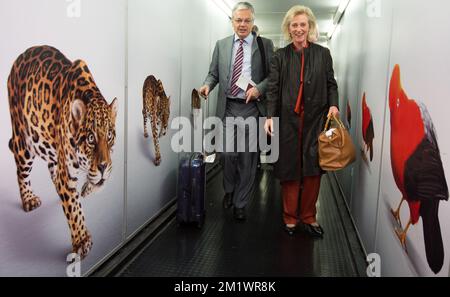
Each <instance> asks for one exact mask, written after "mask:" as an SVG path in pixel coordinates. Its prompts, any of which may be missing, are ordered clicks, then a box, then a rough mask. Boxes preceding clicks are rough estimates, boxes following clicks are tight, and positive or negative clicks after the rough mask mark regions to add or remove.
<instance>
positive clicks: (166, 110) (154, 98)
mask: <svg viewBox="0 0 450 297" xmlns="http://www.w3.org/2000/svg"><path fill="white" fill-rule="evenodd" d="M143 99H144V100H143V108H142V115H143V117H144V137H145V138H147V137H148V136H149V135H148V129H147V123H148V119H150V120H151V125H152V136H153V144H154V146H155V160H154V164H155V165H156V166H159V165H160V164H161V151H160V147H159V139H160V138H161V137H163V136H164V135H166V132H167V126H168V124H169V117H170V97H167V95H166V92H165V91H164V87H163V84H162V82H161V81H160V80H157V79H156V78H155V77H154V76H153V75H150V76H148V77H147V78H146V80H145V82H144V87H143Z"/></svg>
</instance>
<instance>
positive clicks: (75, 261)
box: [66, 253, 81, 277]
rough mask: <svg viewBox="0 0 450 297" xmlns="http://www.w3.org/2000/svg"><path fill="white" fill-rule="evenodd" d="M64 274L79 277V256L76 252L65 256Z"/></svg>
mask: <svg viewBox="0 0 450 297" xmlns="http://www.w3.org/2000/svg"><path fill="white" fill-rule="evenodd" d="M66 261H67V263H69V265H67V267H66V275H67V276H68V277H81V257H80V255H78V254H77V253H71V254H68V255H67V258H66Z"/></svg>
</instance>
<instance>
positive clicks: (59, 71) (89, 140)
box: [8, 46, 117, 258]
mask: <svg viewBox="0 0 450 297" xmlns="http://www.w3.org/2000/svg"><path fill="white" fill-rule="evenodd" d="M8 97H9V106H10V113H11V123H12V138H11V140H10V141H9V148H10V150H11V151H12V153H13V154H14V159H15V162H16V166H17V179H18V182H19V191H20V197H21V202H22V207H23V210H24V211H25V212H30V211H32V210H35V209H36V208H38V207H39V206H41V203H42V201H41V199H40V198H39V197H38V196H37V195H36V194H35V193H34V192H33V189H32V187H31V180H30V174H31V170H32V169H33V161H34V159H35V157H36V156H38V157H40V158H42V159H43V160H44V161H46V162H47V164H48V169H49V171H50V177H51V179H52V181H53V184H54V186H55V188H56V191H57V193H58V195H59V198H60V200H61V203H62V207H63V211H64V215H65V217H66V219H67V223H68V225H69V229H70V234H71V239H72V252H74V253H78V254H79V255H80V256H81V258H84V257H85V256H86V255H87V254H88V253H89V251H90V249H91V247H92V238H91V235H90V233H89V231H88V229H87V227H86V222H85V217H84V214H83V209H82V206H81V202H80V196H81V197H86V196H87V195H89V194H90V193H92V192H94V191H96V190H98V189H99V188H101V187H102V186H103V185H104V184H105V181H106V180H108V178H109V176H110V174H111V171H112V161H111V152H112V148H113V146H114V142H115V138H116V129H115V122H116V116H117V99H114V100H113V101H112V103H111V104H108V103H107V102H106V100H105V98H104V97H103V96H102V94H101V92H100V90H99V89H98V87H97V85H96V84H95V82H94V79H93V77H92V74H91V73H90V71H89V69H88V66H87V65H86V63H85V62H84V61H82V60H76V61H74V62H71V61H70V60H68V59H67V58H66V57H65V56H64V55H63V54H62V53H61V52H60V51H59V50H57V49H56V48H54V47H50V46H36V47H32V48H29V49H28V50H26V51H25V52H24V53H23V54H21V55H20V56H19V57H18V58H17V59H16V60H15V62H14V64H13V66H12V69H11V73H10V75H9V77H8ZM81 172H82V173H86V182H85V183H84V185H83V187H82V189H81V193H79V192H78V190H77V185H78V175H79V173H81Z"/></svg>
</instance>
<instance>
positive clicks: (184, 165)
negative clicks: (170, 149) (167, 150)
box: [177, 153, 206, 228]
mask: <svg viewBox="0 0 450 297" xmlns="http://www.w3.org/2000/svg"><path fill="white" fill-rule="evenodd" d="M205 168H206V166H205V162H204V159H203V154H201V153H193V154H190V155H187V156H184V157H183V158H182V159H181V162H180V168H179V171H178V193H177V222H178V223H179V224H183V223H196V224H197V226H198V227H199V228H201V227H202V226H203V223H204V221H205Z"/></svg>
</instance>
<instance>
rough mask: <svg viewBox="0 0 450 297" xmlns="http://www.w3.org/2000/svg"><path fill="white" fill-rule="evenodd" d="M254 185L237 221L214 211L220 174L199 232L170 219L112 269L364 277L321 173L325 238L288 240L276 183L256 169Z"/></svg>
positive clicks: (337, 202) (359, 255) (348, 227)
mask: <svg viewBox="0 0 450 297" xmlns="http://www.w3.org/2000/svg"><path fill="white" fill-rule="evenodd" d="M258 181H259V185H258V188H257V189H256V191H255V195H254V198H253V199H252V200H251V202H250V203H249V205H248V206H247V220H246V221H245V222H238V221H236V220H234V218H233V211H232V209H227V210H225V209H223V208H222V197H223V190H222V175H221V174H217V175H216V176H215V177H213V178H212V179H211V180H209V182H208V185H207V195H206V197H207V198H206V202H205V203H206V221H205V225H204V226H203V228H202V229H198V228H196V227H195V226H178V225H177V223H176V221H175V219H173V220H172V221H171V222H170V223H169V224H168V225H167V227H166V228H165V229H164V231H163V232H162V233H160V234H159V235H158V237H157V238H155V239H154V240H152V242H151V244H149V245H147V246H146V247H145V249H143V250H142V251H141V252H140V253H139V254H138V255H137V256H136V257H134V259H133V260H132V261H131V262H130V263H128V264H127V265H126V266H125V267H124V268H123V269H122V270H121V272H120V274H119V275H120V276H153V277H159V276H164V277H165V276H170V277H299V276H321V277H351V276H364V275H363V274H365V267H364V266H365V261H364V254H363V252H362V249H361V247H360V245H359V242H358V241H357V237H356V232H355V230H354V228H353V226H352V224H351V220H350V218H349V216H348V213H347V212H346V209H345V207H343V205H344V204H343V199H342V198H340V197H336V195H335V191H333V190H332V187H331V183H332V180H331V177H330V176H328V175H324V176H323V178H322V186H321V192H320V198H319V204H318V221H319V223H320V224H321V225H322V227H323V229H324V231H325V235H324V238H323V239H312V238H310V237H309V236H308V235H307V234H305V233H303V231H300V230H299V231H298V232H297V233H296V234H295V235H294V236H293V237H290V236H289V235H288V234H287V233H286V232H285V231H284V230H283V228H282V226H283V224H282V219H281V217H282V213H281V211H282V204H281V198H280V186H279V182H278V181H276V180H275V179H274V178H273V175H272V171H271V170H260V171H259V174H258Z"/></svg>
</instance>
